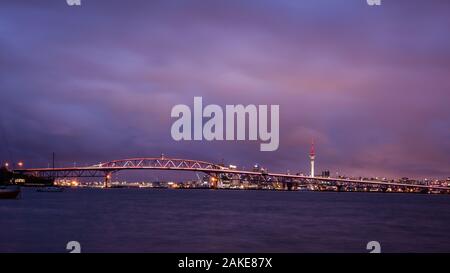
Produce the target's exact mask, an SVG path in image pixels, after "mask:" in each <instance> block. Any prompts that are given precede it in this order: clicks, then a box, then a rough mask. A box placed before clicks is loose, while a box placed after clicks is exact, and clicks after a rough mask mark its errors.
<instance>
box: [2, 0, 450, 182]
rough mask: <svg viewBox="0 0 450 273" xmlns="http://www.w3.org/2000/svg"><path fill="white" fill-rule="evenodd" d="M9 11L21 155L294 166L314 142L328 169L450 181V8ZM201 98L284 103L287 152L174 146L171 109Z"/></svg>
mask: <svg viewBox="0 0 450 273" xmlns="http://www.w3.org/2000/svg"><path fill="white" fill-rule="evenodd" d="M5 2H6V3H2V7H1V8H0V88H1V98H2V107H1V110H0V112H1V116H2V123H3V127H4V129H3V131H4V133H3V134H4V135H5V136H6V137H7V138H8V141H7V142H8V144H9V147H8V148H9V149H10V150H11V151H12V152H13V155H14V157H15V160H17V159H19V158H20V159H25V160H26V161H27V162H29V163H28V164H33V165H46V164H47V163H48V161H49V157H50V155H51V152H53V151H55V152H57V154H58V158H59V160H60V164H72V163H73V162H74V161H76V162H79V163H78V164H90V163H94V162H97V161H104V160H108V159H116V158H120V157H132V156H147V155H148V156H154V155H159V154H160V153H162V152H164V153H166V154H168V155H174V156H178V157H189V158H199V159H205V160H212V161H220V160H222V159H225V161H229V162H230V163H236V164H240V165H244V166H250V165H252V164H253V163H255V162H258V163H260V164H263V165H266V166H268V167H269V168H270V169H273V170H277V171H285V170H291V171H292V172H294V171H300V170H303V171H306V170H307V168H308V158H307V151H308V148H309V147H308V145H309V142H310V140H311V138H315V139H316V143H317V151H318V157H317V166H318V168H319V169H325V168H326V169H331V170H333V171H334V172H335V171H338V172H340V173H347V174H352V175H378V176H415V177H427V176H431V177H444V176H448V174H449V173H450V169H449V166H448V162H449V161H450V142H449V139H450V138H449V137H450V129H449V128H450V126H449V124H450V109H449V107H448V102H449V101H450V92H449V88H450V79H449V78H448V75H449V72H450V71H449V70H450V51H449V48H450V38H449V37H450V35H449V30H448V29H449V28H448V26H449V23H450V22H449V21H450V19H449V18H448V16H447V15H448V12H449V11H450V4H449V2H448V1H439V0H434V1H419V0H418V1H389V2H388V1H384V2H383V5H382V7H379V8H373V7H369V6H367V5H366V4H365V1H363V0H361V1H359V0H353V1H345V4H344V3H343V2H344V1H326V0H314V1H313V0H308V1H132V3H131V2H127V1H83V6H82V7H81V8H74V7H68V6H67V5H66V4H65V1H63V0H61V1H39V2H37V1H36V2H33V3H31V2H30V1H5ZM194 96H203V98H204V101H205V103H214V104H220V105H225V104H249V103H251V104H280V108H281V132H280V134H281V142H280V148H279V150H278V151H277V152H272V153H263V152H259V144H258V143H249V142H243V143H237V142H211V143H206V142H175V141H173V140H172V139H171V136H170V126H171V122H172V121H171V119H170V110H171V107H172V106H173V105H175V104H179V103H183V104H189V105H191V104H192V101H193V97H194ZM5 146H6V145H5V144H2V145H1V158H0V159H1V160H6V159H7V157H8V156H7V154H8V153H7V150H8V149H7V147H5Z"/></svg>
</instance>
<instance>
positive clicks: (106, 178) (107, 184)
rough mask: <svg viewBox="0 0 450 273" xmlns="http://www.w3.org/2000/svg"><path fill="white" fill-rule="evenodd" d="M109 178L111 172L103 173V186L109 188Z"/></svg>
mask: <svg viewBox="0 0 450 273" xmlns="http://www.w3.org/2000/svg"><path fill="white" fill-rule="evenodd" d="M111 178H112V173H111V172H107V173H105V183H104V185H103V187H104V188H109V187H110V186H111Z"/></svg>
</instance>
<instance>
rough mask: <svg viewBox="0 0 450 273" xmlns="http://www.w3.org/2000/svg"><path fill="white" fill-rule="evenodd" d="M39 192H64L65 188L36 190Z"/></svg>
mask: <svg viewBox="0 0 450 273" xmlns="http://www.w3.org/2000/svg"><path fill="white" fill-rule="evenodd" d="M36 191H37V192H63V191H64V188H63V187H52V186H49V187H42V188H38V189H37V190H36Z"/></svg>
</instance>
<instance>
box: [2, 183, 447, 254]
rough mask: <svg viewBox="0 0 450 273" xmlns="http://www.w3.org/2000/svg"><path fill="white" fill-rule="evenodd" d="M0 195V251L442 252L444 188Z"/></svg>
mask: <svg viewBox="0 0 450 273" xmlns="http://www.w3.org/2000/svg"><path fill="white" fill-rule="evenodd" d="M22 195H23V197H22V199H20V200H0V226H1V229H2V231H1V232H0V252H68V251H67V250H66V244H67V243H68V242H69V241H78V242H79V243H80V244H81V250H82V252H368V250H366V245H367V243H368V242H369V241H378V242H379V243H380V244H381V251H382V252H450V213H449V212H450V196H449V195H427V194H394V193H391V194H386V193H385V194H382V193H342V192H341V193H335V192H287V191H250V190H249V191H238V190H163V189H161V190H155V189H106V190H105V189H67V190H66V191H64V192H61V193H45V192H36V190H35V189H31V188H25V189H23V194H22Z"/></svg>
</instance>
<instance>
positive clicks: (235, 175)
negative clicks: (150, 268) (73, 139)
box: [14, 156, 450, 193]
mask: <svg viewBox="0 0 450 273" xmlns="http://www.w3.org/2000/svg"><path fill="white" fill-rule="evenodd" d="M124 170H159V171H189V172H202V173H205V174H207V175H209V176H210V177H211V178H212V179H211V181H212V182H211V184H212V185H211V186H212V187H217V182H218V181H219V180H232V179H238V180H241V181H242V180H247V181H251V182H256V183H283V184H285V185H287V187H288V188H290V187H292V186H299V185H310V184H323V183H328V184H331V185H335V186H338V187H340V186H344V185H346V186H348V185H355V186H361V185H365V186H368V187H379V188H384V189H386V188H403V189H408V188H414V189H423V190H439V191H445V192H447V193H450V187H444V186H432V185H419V184H407V183H398V182H392V181H379V180H363V179H347V178H337V177H320V176H314V177H311V176H306V175H300V174H286V173H274V172H266V171H248V170H239V169H235V168H228V167H225V166H222V165H220V164H215V163H210V162H205V161H201V160H192V159H179V158H167V157H164V156H161V157H149V158H130V159H121V160H113V161H109V162H104V163H99V164H96V165H92V166H85V167H62V168H18V169H15V170H14V172H16V173H21V174H28V175H33V176H36V177H45V178H72V177H74V178H75V177H77V178H78V177H102V178H104V180H105V187H107V186H108V185H110V182H111V178H112V174H114V173H116V172H119V171H124Z"/></svg>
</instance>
